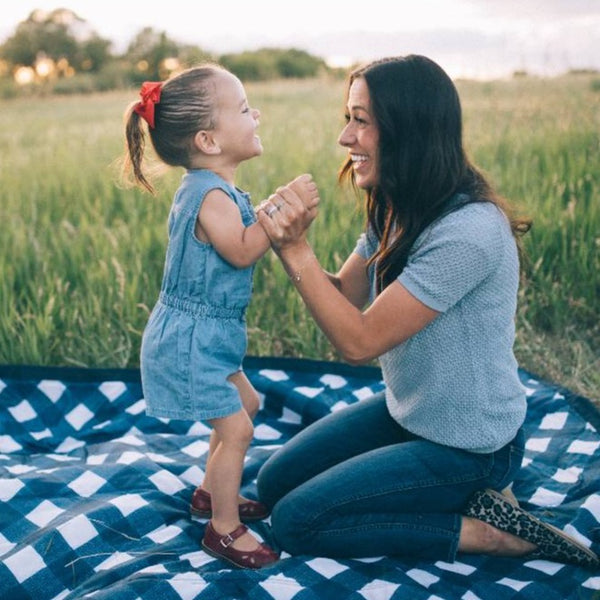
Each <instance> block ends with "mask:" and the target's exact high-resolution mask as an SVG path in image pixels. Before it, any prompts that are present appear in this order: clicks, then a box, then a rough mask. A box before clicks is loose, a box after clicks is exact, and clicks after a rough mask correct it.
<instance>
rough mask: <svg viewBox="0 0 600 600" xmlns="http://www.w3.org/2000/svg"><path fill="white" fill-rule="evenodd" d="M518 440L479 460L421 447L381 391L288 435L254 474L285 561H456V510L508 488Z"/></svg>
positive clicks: (468, 454)
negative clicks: (480, 494) (474, 497)
mask: <svg viewBox="0 0 600 600" xmlns="http://www.w3.org/2000/svg"><path fill="white" fill-rule="evenodd" d="M523 448H524V436H523V433H522V431H519V432H518V434H517V436H516V437H515V439H514V440H513V441H512V442H511V443H510V444H508V445H506V446H505V447H503V448H502V449H500V450H498V451H497V452H493V453H490V454H476V453H472V452H467V451H465V450H460V449H457V448H450V447H448V446H441V445H439V444H435V443H432V442H429V441H427V440H424V439H421V438H419V437H417V436H415V435H413V434H411V433H409V432H407V431H406V430H404V429H403V428H402V427H400V426H399V425H398V423H397V422H396V421H394V420H393V419H392V417H391V416H390V415H389V413H388V411H387V408H386V405H385V397H384V393H383V392H382V393H380V394H377V395H375V396H373V397H372V398H370V399H368V400H364V401H361V402H358V403H356V404H353V405H351V406H349V407H348V408H346V409H343V410H340V411H338V412H335V413H333V414H331V415H328V416H326V417H324V418H322V419H320V420H319V421H317V422H316V423H313V424H312V425H311V426H309V427H308V428H306V429H305V430H303V431H301V432H300V433H299V434H297V435H296V436H294V437H293V438H292V439H291V440H290V441H289V442H288V443H286V444H285V445H284V446H283V447H282V448H280V449H279V450H278V451H277V452H275V454H274V455H273V456H271V457H270V458H269V460H267V462H266V463H265V464H264V465H263V467H262V469H261V470H260V472H259V474H258V482H257V483H258V494H259V497H260V499H261V501H262V502H264V503H266V504H267V505H268V506H269V507H270V508H272V510H273V513H272V516H271V525H272V528H273V535H274V538H275V540H276V542H277V544H279V546H280V547H281V548H282V549H283V550H285V551H286V552H289V553H290V554H311V555H317V556H328V557H332V558H342V557H354V558H358V557H368V556H383V555H387V556H394V555H404V556H410V557H414V558H423V559H434V560H447V561H453V560H454V558H455V555H456V552H457V548H458V541H459V534H460V528H461V522H462V517H461V514H460V513H461V509H462V507H463V506H464V505H465V504H466V502H467V500H468V498H469V496H470V495H471V494H472V493H473V492H475V491H476V490H479V489H482V488H486V487H490V488H494V489H497V490H500V489H503V488H504V487H506V486H507V485H508V484H509V483H510V482H511V481H512V480H513V479H514V477H515V475H516V473H517V472H518V470H519V468H520V466H521V461H522V458H523Z"/></svg>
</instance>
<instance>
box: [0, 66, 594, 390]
mask: <svg viewBox="0 0 600 600" xmlns="http://www.w3.org/2000/svg"><path fill="white" fill-rule="evenodd" d="M593 83H594V82H593V81H592V79H591V78H590V77H583V76H581V77H575V76H571V77H567V78H561V79H552V80H537V79H529V78H526V79H518V80H512V81H506V82H491V83H490V82H486V83H483V82H466V81H465V82H458V87H459V91H460V93H461V97H462V101H463V107H464V111H465V138H466V144H467V147H468V149H469V152H470V155H471V156H472V158H473V159H474V160H475V162H476V163H477V164H479V165H480V166H481V167H482V168H483V169H484V170H485V171H486V172H487V173H488V174H489V175H490V177H491V179H492V181H493V182H494V183H495V184H496V186H497V188H498V189H499V191H500V192H501V193H502V194H503V195H504V196H506V197H508V198H509V199H511V200H512V201H513V202H515V203H516V204H517V205H518V206H519V207H520V209H521V212H524V213H526V214H528V215H529V216H531V217H532V218H533V220H534V227H533V229H532V231H531V232H530V233H529V234H528V235H527V236H526V237H525V239H524V246H525V251H526V256H527V258H526V261H525V263H524V281H523V286H522V289H521V295H520V306H519V313H518V317H517V344H516V351H517V357H518V359H519V361H520V363H521V365H522V366H524V367H525V368H527V369H529V370H531V371H533V372H535V373H538V374H539V375H541V376H543V377H548V378H550V379H553V380H555V381H558V382H560V383H561V384H563V385H565V386H567V387H570V388H572V389H574V390H576V391H578V392H580V393H582V394H585V395H587V396H589V397H592V398H594V399H600V374H599V371H600V369H599V366H600V364H599V358H598V355H599V351H600V326H599V314H600V306H599V304H600V303H599V301H598V298H600V275H599V273H600V257H599V255H600V252H599V251H600V202H599V197H600V194H599V192H600V167H599V165H600V143H599V132H600V112H599V109H598V106H599V105H600V102H599V100H600V96H599V94H598V91H597V90H595V88H594V85H593ZM343 87H344V86H343V82H339V81H327V80H319V81H303V82H285V83H284V82H276V83H269V84H251V85H248V86H247V91H248V95H249V98H250V101H251V103H252V104H253V105H255V106H257V107H258V108H259V109H260V110H261V113H262V115H261V125H260V129H259V132H260V134H261V137H262V140H263V145H264V147H265V153H264V154H263V156H262V157H260V158H256V159H253V160H252V161H250V162H248V163H244V164H243V165H242V166H241V168H240V173H239V181H238V184H239V185H240V186H241V187H244V188H245V189H248V190H249V191H250V192H251V194H252V198H253V200H254V202H255V203H258V202H259V201H260V200H261V199H262V198H264V197H266V196H267V195H268V194H269V193H270V192H271V191H272V190H273V189H274V188H275V187H276V186H277V185H280V184H281V183H284V182H286V181H288V180H289V179H291V178H293V177H294V176H295V175H297V174H298V173H301V172H310V173H312V174H313V176H314V177H315V179H316V181H317V183H318V184H319V188H320V191H321V209H320V214H319V217H318V219H317V220H316V221H315V223H314V225H313V228H312V230H311V232H310V236H311V240H312V242H313V244H314V246H315V251H316V253H317V255H318V256H319V257H320V258H321V260H322V262H323V265H324V266H325V267H326V268H328V269H331V270H334V269H336V267H338V266H339V265H340V264H341V262H342V261H343V260H344V258H345V257H346V256H347V254H348V253H349V252H350V251H351V250H352V248H353V246H354V243H355V240H356V238H357V236H358V234H359V233H360V231H361V228H362V225H363V220H364V215H363V213H362V210H361V204H360V201H359V199H358V198H356V197H355V195H354V194H353V192H351V191H350V190H344V189H340V188H339V187H338V186H337V183H336V173H337V169H338V167H339V165H340V163H341V160H342V157H343V155H344V152H343V151H342V150H341V149H340V148H339V147H338V146H337V143H336V139H337V135H338V133H339V131H340V128H341V126H342V122H343V119H342V115H343V111H342V104H343ZM135 96H136V93H135V92H132V93H129V94H128V93H110V94H105V95H96V96H82V97H69V98H58V97H49V98H44V99H19V100H10V101H4V102H1V103H0V153H1V154H0V155H1V157H2V158H1V162H0V225H1V226H2V235H1V236H0V362H2V363H29V364H42V365H82V366H136V365H137V364H138V353H139V345H140V337H141V333H142V330H143V327H144V325H145V322H146V319H147V317H148V314H149V311H150V309H151V307H152V305H153V303H154V301H155V299H156V296H157V293H158V290H159V287H160V280H161V275H162V267H163V257H164V250H165V244H166V218H167V213H168V210H169V205H170V201H171V196H172V193H173V190H174V189H175V187H176V186H177V183H178V180H179V178H180V176H181V172H180V171H177V170H173V171H170V172H168V173H167V174H166V175H165V176H164V177H162V178H161V179H160V180H158V181H157V187H158V194H157V196H156V197H151V196H149V195H147V194H144V193H142V192H140V191H137V190H131V189H124V188H122V187H121V186H120V185H119V184H118V177H117V175H118V168H117V167H116V165H115V164H114V163H115V160H116V159H117V158H118V157H119V156H120V155H121V154H122V151H123V137H122V114H123V110H124V108H125V106H126V105H127V103H128V102H129V101H130V100H133V99H135ZM248 324H249V340H250V344H249V353H250V354H255V355H265V354H268V355H294V356H304V357H312V358H323V359H337V358H338V357H337V356H336V354H335V352H334V351H333V350H332V348H331V346H330V345H329V343H328V342H327V340H326V339H325V338H324V337H323V335H322V334H321V333H320V332H319V330H318V329H317V328H316V327H315V325H314V324H313V322H312V320H311V319H310V317H309V315H308V313H307V311H306V310H305V308H304V307H303V305H302V303H301V302H300V301H299V299H298V296H297V294H296V293H295V291H294V290H293V287H292V286H291V284H290V283H289V282H288V280H287V278H286V276H285V273H284V272H283V269H282V268H281V266H280V265H279V263H278V262H277V260H276V259H275V258H274V256H273V255H272V254H269V255H267V256H266V257H265V258H263V259H262V260H261V261H260V263H259V265H258V267H257V270H256V278H255V294H254V297H253V301H252V304H251V307H250V310H249V314H248Z"/></svg>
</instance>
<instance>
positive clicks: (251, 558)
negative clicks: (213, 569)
mask: <svg viewBox="0 0 600 600" xmlns="http://www.w3.org/2000/svg"><path fill="white" fill-rule="evenodd" d="M247 531H248V528H247V527H246V526H245V525H240V526H239V527H237V528H236V529H234V530H233V531H232V532H230V533H227V534H225V535H221V534H220V533H218V532H217V531H216V530H215V528H214V527H213V526H212V522H211V521H209V522H208V523H207V525H206V530H205V532H204V539H203V540H202V547H203V548H204V550H205V552H206V553H207V554H210V555H211V556H214V557H215V558H220V559H222V560H224V561H227V562H228V563H229V564H231V565H233V566H235V567H239V568H240V569H260V568H261V567H266V566H268V565H271V564H273V563H275V562H277V561H278V560H279V556H278V554H277V553H276V552H275V551H274V550H272V549H271V548H269V546H267V545H266V544H261V543H259V545H258V548H256V549H255V550H250V551H248V550H236V549H235V548H233V546H232V544H233V542H234V541H235V540H236V539H237V538H239V537H241V536H242V535H244V534H245V533H246V532H247Z"/></svg>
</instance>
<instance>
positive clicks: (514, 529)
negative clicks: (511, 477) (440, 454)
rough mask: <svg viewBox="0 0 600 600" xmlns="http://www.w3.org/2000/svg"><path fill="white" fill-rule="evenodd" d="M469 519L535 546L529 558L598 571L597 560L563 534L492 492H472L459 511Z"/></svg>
mask: <svg viewBox="0 0 600 600" xmlns="http://www.w3.org/2000/svg"><path fill="white" fill-rule="evenodd" d="M463 515H464V516H466V517H472V518H474V519H479V520H480V521H484V522H485V523H488V524H489V525H492V526H493V527H495V528H496V529H500V530H501V531H506V532H508V533H512V534H513V535H516V536H517V537H520V538H521V539H524V540H527V541H528V542H531V543H532V544H535V545H536V546H537V547H538V548H537V550H535V551H534V552H533V553H532V554H530V555H528V557H529V558H533V557H534V556H535V557H536V558H544V559H545V560H552V561H555V562H561V563H571V564H576V565H580V566H583V567H587V568H589V569H598V568H600V559H599V558H598V556H597V555H596V554H595V553H594V552H592V551H591V550H590V549H589V548H586V547H585V546H583V545H582V544H580V543H579V542H577V541H576V540H574V539H573V538H571V537H569V536H568V535H567V534H566V533H564V532H563V531H561V530H560V529H557V528H556V527H553V526H552V525H548V524H547V523H544V522H543V521H540V520H539V519H538V518H536V517H534V516H533V515H532V514H529V513H528V512H527V511H525V510H523V509H522V508H519V507H518V506H514V505H513V504H511V503H510V502H509V501H508V500H507V499H506V498H505V497H504V496H503V495H502V494H500V493H499V492H495V491H494V490H481V491H479V492H475V493H474V494H473V495H472V496H471V498H470V500H469V502H468V503H467V506H466V508H465V509H464V511H463Z"/></svg>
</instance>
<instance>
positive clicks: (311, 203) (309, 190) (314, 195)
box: [287, 173, 320, 210]
mask: <svg viewBox="0 0 600 600" xmlns="http://www.w3.org/2000/svg"><path fill="white" fill-rule="evenodd" d="M287 187H289V188H290V189H292V190H293V191H294V192H296V194H298V197H299V198H300V200H302V203H303V204H304V206H305V207H306V208H307V209H309V210H311V209H313V208H316V207H317V206H318V205H319V200H320V199H319V189H318V188H317V184H316V183H315V182H314V181H313V178H312V175H310V174H308V173H304V174H303V175H298V177H296V179H293V180H292V181H290V182H289V183H288V184H287Z"/></svg>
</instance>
